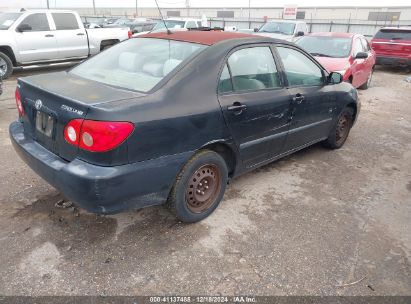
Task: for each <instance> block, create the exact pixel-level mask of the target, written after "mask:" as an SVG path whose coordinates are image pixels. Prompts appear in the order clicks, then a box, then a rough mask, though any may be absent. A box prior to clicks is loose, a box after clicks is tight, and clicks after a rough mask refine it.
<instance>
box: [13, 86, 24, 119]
mask: <svg viewBox="0 0 411 304" xmlns="http://www.w3.org/2000/svg"><path fill="white" fill-rule="evenodd" d="M14 96H15V97H16V105H17V111H18V112H19V116H20V117H21V116H23V115H24V108H23V104H22V103H21V97H20V92H19V89H16V93H15V94H14Z"/></svg>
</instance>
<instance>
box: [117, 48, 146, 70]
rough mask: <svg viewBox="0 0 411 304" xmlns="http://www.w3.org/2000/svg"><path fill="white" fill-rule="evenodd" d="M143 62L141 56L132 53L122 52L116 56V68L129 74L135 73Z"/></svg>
mask: <svg viewBox="0 0 411 304" xmlns="http://www.w3.org/2000/svg"><path fill="white" fill-rule="evenodd" d="M143 60H144V58H142V57H141V56H139V55H138V54H136V53H132V52H123V53H121V54H120V56H118V67H119V68H120V69H122V70H126V71H129V72H136V71H137V70H138V69H139V66H141V62H142V61H143Z"/></svg>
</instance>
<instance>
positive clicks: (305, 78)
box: [277, 47, 323, 86]
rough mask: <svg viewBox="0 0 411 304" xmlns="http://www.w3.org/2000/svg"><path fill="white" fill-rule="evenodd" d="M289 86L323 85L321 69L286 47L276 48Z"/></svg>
mask: <svg viewBox="0 0 411 304" xmlns="http://www.w3.org/2000/svg"><path fill="white" fill-rule="evenodd" d="M277 50H278V53H279V55H280V58H281V61H282V62H283V66H284V70H285V74H286V76H287V79H288V85H289V86H319V85H323V74H322V71H321V69H320V68H319V67H318V65H316V64H315V63H314V62H313V61H311V59H310V58H308V57H307V56H306V55H304V54H303V53H301V52H299V51H297V50H295V49H292V48H288V47H277Z"/></svg>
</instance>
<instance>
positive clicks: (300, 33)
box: [295, 31, 304, 37]
mask: <svg viewBox="0 0 411 304" xmlns="http://www.w3.org/2000/svg"><path fill="white" fill-rule="evenodd" d="M295 36H296V37H301V36H304V32H301V31H299V32H297V34H295Z"/></svg>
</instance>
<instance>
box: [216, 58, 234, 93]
mask: <svg viewBox="0 0 411 304" xmlns="http://www.w3.org/2000/svg"><path fill="white" fill-rule="evenodd" d="M232 90H233V84H232V82H231V77H230V72H229V71H228V67H227V64H225V65H224V69H223V71H222V72H221V76H220V81H219V82H218V93H227V92H231V91H232Z"/></svg>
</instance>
